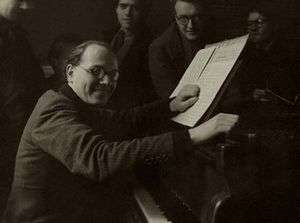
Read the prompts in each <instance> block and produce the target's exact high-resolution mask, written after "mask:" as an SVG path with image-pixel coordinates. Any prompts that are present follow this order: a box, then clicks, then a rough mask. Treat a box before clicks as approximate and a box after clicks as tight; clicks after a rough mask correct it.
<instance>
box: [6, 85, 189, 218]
mask: <svg viewBox="0 0 300 223" xmlns="http://www.w3.org/2000/svg"><path fill="white" fill-rule="evenodd" d="M170 115H172V114H171V113H170V111H169V108H168V103H166V101H161V102H155V103H153V104H150V105H147V106H145V107H142V108H137V109H133V110H130V111H128V112H113V111H111V110H105V109H99V108H95V107H91V106H89V105H87V104H85V103H84V102H82V101H81V100H80V99H79V98H78V97H77V95H76V94H75V93H74V92H73V90H72V89H71V88H70V87H68V86H64V87H63V88H62V90H61V92H55V91H52V90H50V91H48V92H46V93H45V94H44V95H43V96H42V97H41V98H40V100H39V101H38V103H37V105H36V107H35V109H34V111H33V113H32V115H31V117H30V118H29V121H28V123H27V125H26V127H25V130H24V133H23V135H22V138H21V143H20V146H19V150H18V154H17V158H16V167H15V176H14V183H13V186H12V192H11V195H10V199H9V202H8V206H7V210H6V213H5V218H4V222H7V223H8V222H14V223H16V222H39V223H41V222H44V223H45V222H72V223H74V222H122V218H121V219H118V217H121V216H119V214H120V213H119V210H120V209H122V208H124V206H125V207H126V204H123V203H122V194H123V192H124V191H126V189H127V187H128V186H127V182H126V181H127V178H126V176H127V173H130V172H131V171H132V169H133V168H134V166H135V165H136V164H137V163H139V162H146V163H152V162H158V163H165V162H167V163H168V162H169V161H172V160H173V161H175V160H176V159H177V158H180V157H181V158H182V157H186V155H187V154H188V153H190V151H191V144H190V138H189V136H188V134H187V131H178V132H168V133H164V134H161V135H157V136H151V137H144V138H139V139H130V138H128V137H126V136H124V135H123V136H118V135H116V134H115V132H121V131H120V129H124V131H142V130H145V129H147V127H148V126H151V125H152V124H153V123H157V122H158V123H159V122H163V120H166V119H168V117H170ZM116 129H118V130H119V131H115V130H116ZM183 145H184V146H183ZM121 176H125V178H123V177H121ZM113 193H115V194H119V196H117V195H113V196H111V194H113ZM114 199H116V200H117V201H116V202H114V201H115V200H114ZM121 205H123V206H121ZM120 206H121V207H120ZM118 220H119V221H118Z"/></svg>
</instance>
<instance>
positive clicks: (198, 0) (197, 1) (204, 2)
mask: <svg viewBox="0 0 300 223" xmlns="http://www.w3.org/2000/svg"><path fill="white" fill-rule="evenodd" d="M179 1H181V2H188V3H192V4H195V5H201V6H203V7H204V8H208V7H209V4H208V2H207V0H171V3H172V4H173V6H175V4H176V3H177V2H179Z"/></svg>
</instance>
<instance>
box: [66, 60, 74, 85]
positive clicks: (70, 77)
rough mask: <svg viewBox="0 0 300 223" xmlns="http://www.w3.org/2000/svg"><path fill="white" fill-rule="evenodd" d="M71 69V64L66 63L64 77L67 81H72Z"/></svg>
mask: <svg viewBox="0 0 300 223" xmlns="http://www.w3.org/2000/svg"><path fill="white" fill-rule="evenodd" d="M73 69H74V67H73V65H72V64H68V65H67V66H66V70H65V72H66V78H67V82H68V83H72V81H73Z"/></svg>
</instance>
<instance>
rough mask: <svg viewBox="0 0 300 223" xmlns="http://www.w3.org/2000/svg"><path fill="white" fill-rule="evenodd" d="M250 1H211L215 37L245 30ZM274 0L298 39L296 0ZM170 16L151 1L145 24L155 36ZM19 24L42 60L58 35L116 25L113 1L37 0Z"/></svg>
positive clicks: (90, 34) (164, 5)
mask: <svg viewBox="0 0 300 223" xmlns="http://www.w3.org/2000/svg"><path fill="white" fill-rule="evenodd" d="M251 1H252V0H248V1H247V0H210V3H211V5H212V10H213V14H214V16H215V18H216V35H217V39H219V40H221V39H224V38H230V37H234V36H237V35H241V34H243V33H244V29H243V27H244V21H245V15H246V12H247V6H248V4H249V3H251ZM273 2H274V10H278V12H276V13H278V15H281V16H282V17H284V19H285V20H286V24H287V32H289V34H288V35H289V36H290V38H293V39H297V38H299V36H300V26H299V21H300V15H299V14H300V10H299V5H297V2H298V0H274V1H273ZM298 4H299V3H298ZM172 19H173V15H172V6H171V3H170V0H153V4H152V8H151V9H150V11H149V17H148V24H149V26H150V28H151V30H152V31H153V33H154V34H155V35H158V34H159V33H160V32H162V31H163V30H164V29H165V28H166V27H167V26H168V24H169V23H170V22H171V21H172ZM21 23H22V25H23V26H24V27H25V29H26V30H27V31H28V33H29V38H30V41H31V43H32V45H33V47H34V50H35V52H36V54H37V55H38V57H39V58H41V59H42V60H43V58H45V55H46V53H47V51H48V47H49V45H50V43H51V41H52V40H53V39H54V38H55V37H56V36H57V35H59V34H62V33H79V34H81V35H82V36H83V37H86V38H89V39H93V38H96V37H98V36H99V33H101V32H102V31H107V30H112V29H116V28H117V26H118V25H117V21H116V16H115V13H114V9H113V7H112V0H50V1H49V0H39V1H36V4H35V9H33V10H32V11H30V13H28V14H27V15H24V17H23V18H22V20H21ZM288 26H289V27H288ZM291 27H292V28H291Z"/></svg>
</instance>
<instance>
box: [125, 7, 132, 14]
mask: <svg viewBox="0 0 300 223" xmlns="http://www.w3.org/2000/svg"><path fill="white" fill-rule="evenodd" d="M131 14H132V7H130V6H128V7H127V8H126V9H125V15H126V16H130V15H131Z"/></svg>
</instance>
